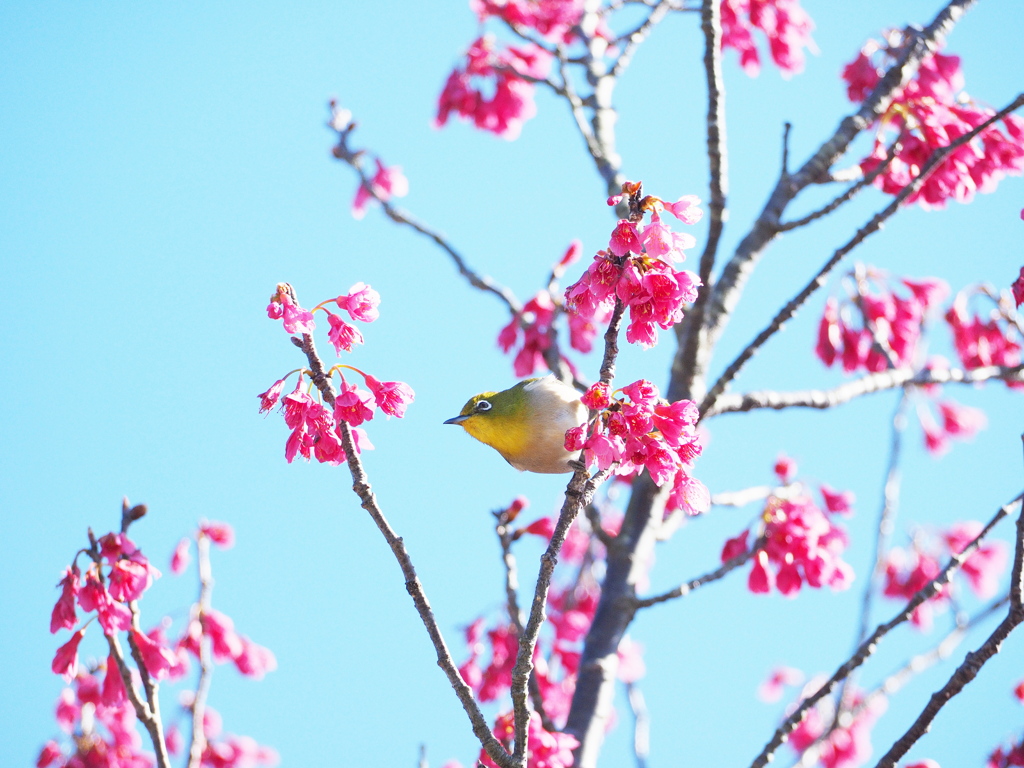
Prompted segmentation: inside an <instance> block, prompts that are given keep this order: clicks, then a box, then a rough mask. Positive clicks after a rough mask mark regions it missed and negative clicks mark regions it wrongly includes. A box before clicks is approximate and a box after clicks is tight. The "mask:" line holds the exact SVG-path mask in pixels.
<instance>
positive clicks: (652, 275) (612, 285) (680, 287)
mask: <svg viewBox="0 0 1024 768" xmlns="http://www.w3.org/2000/svg"><path fill="white" fill-rule="evenodd" d="M622 191H623V194H622V195H615V196H613V197H611V198H609V200H608V204H609V205H617V204H618V203H620V202H623V201H624V200H627V201H628V204H629V208H630V214H629V218H628V219H620V220H619V222H618V224H616V226H615V229H614V230H612V234H611V239H610V240H609V243H608V248H607V250H600V251H598V252H597V254H596V255H595V256H594V260H593V261H592V262H591V263H590V266H589V267H587V271H586V272H585V273H584V274H583V276H582V277H581V278H580V279H579V280H578V281H577V282H576V283H574V284H573V285H571V286H569V287H568V288H567V289H566V291H565V306H566V309H567V311H568V312H569V313H570V314H571V315H575V316H578V317H579V318H581V319H582V321H586V322H590V323H596V322H598V318H599V317H604V316H607V314H609V313H610V312H611V309H612V308H613V307H614V306H615V300H616V299H618V300H619V301H621V302H622V303H623V305H624V306H625V307H627V308H628V310H629V319H630V323H629V326H628V327H627V328H626V341H629V342H630V343H633V344H639V345H640V346H642V347H644V348H650V347H653V346H654V345H655V344H657V343H658V331H657V329H658V328H663V329H668V328H671V327H672V326H673V325H675V324H676V323H678V322H679V321H680V320H682V319H683V305H684V304H687V303H691V302H693V301H694V300H695V299H696V298H697V289H698V288H699V287H700V285H701V282H700V278H698V277H697V275H695V274H694V273H693V272H689V271H686V270H682V271H676V270H675V268H674V267H673V265H674V264H676V263H678V262H681V261H683V260H684V259H685V258H686V253H685V249H687V248H692V247H693V246H694V245H695V243H696V241H695V240H694V238H693V236H692V235H689V234H686V233H682V232H674V231H672V229H671V228H670V227H669V226H668V224H667V223H665V222H664V221H663V220H662V218H661V214H662V213H663V212H666V211H667V212H668V213H670V214H671V215H672V216H674V217H676V218H677V219H679V220H680V221H682V222H683V223H684V224H696V223H697V222H698V221H700V218H701V215H702V211H701V210H700V208H699V207H698V205H699V202H700V201H699V200H698V199H697V198H696V197H695V196H693V195H687V196H685V197H681V198H680V199H679V200H678V201H676V202H675V203H669V202H666V201H664V200H661V199H660V198H657V197H654V196H652V195H648V196H646V197H642V193H641V185H640V183H639V182H627V183H625V184H623V185H622ZM646 214H650V217H651V220H650V223H649V224H648V225H647V226H646V227H644V228H643V229H640V228H639V227H638V224H639V223H640V222H642V221H643V217H644V216H645V215H646Z"/></svg>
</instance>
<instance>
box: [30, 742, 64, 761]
mask: <svg viewBox="0 0 1024 768" xmlns="http://www.w3.org/2000/svg"><path fill="white" fill-rule="evenodd" d="M63 757H64V753H63V752H61V749H60V745H59V744H58V743H57V742H55V741H53V740H50V741H48V742H46V743H45V744H44V745H43V748H42V749H41V750H40V751H39V757H37V758H36V768H48V767H49V766H50V765H52V764H53V763H55V762H57V761H58V760H61V759H62V758H63Z"/></svg>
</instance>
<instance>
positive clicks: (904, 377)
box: [704, 365, 1024, 418]
mask: <svg viewBox="0 0 1024 768" xmlns="http://www.w3.org/2000/svg"><path fill="white" fill-rule="evenodd" d="M984 381H1005V382H1007V383H1014V382H1024V365H1014V366H1010V367H1003V366H998V365H990V366H985V367H984V368H972V369H970V370H966V371H965V370H963V369H962V368H930V369H927V370H923V371H915V370H913V369H911V368H895V369H891V370H888V371H881V372H879V373H869V374H867V375H865V376H861V377H860V378H859V379H853V380H852V381H848V382H846V383H845V384H840V385H839V386H838V387H835V388H834V389H806V390H799V391H796V392H778V391H776V390H762V391H758V392H747V393H746V394H742V395H732V394H724V395H721V396H720V397H719V398H718V400H717V401H716V402H715V405H714V407H713V408H711V409H709V410H708V412H707V413H706V414H704V416H705V418H710V417H711V416H718V415H719V414H722V413H737V412H741V411H753V410H757V409H761V408H771V409H773V410H776V411H779V410H783V409H785V408H818V409H825V408H835V407H836V406H837V405H842V404H843V403H848V402H850V401H851V400H854V399H856V398H858V397H861V396H863V395H868V394H871V393H873V392H883V391H885V390H889V389H896V388H897V387H906V386H917V387H924V386H927V385H929V384H978V383H981V382H984Z"/></svg>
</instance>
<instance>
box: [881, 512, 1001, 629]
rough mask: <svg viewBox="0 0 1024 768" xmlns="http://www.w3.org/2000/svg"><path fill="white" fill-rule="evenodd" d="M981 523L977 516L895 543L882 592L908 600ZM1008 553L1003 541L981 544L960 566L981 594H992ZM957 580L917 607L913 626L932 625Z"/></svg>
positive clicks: (888, 595) (996, 587)
mask: <svg viewBox="0 0 1024 768" xmlns="http://www.w3.org/2000/svg"><path fill="white" fill-rule="evenodd" d="M982 527H983V526H982V524H981V523H979V522H977V521H976V520H967V521H965V522H962V523H956V524H955V525H952V526H950V527H949V528H948V529H946V530H944V531H938V532H937V533H935V534H927V533H926V532H924V531H921V532H919V533H918V535H915V536H914V537H913V540H912V542H911V544H910V546H909V547H907V548H901V547H893V548H892V549H891V550H890V551H889V553H888V555H887V557H886V562H885V581H884V587H883V590H882V593H883V594H884V595H885V596H886V597H890V598H894V599H898V600H909V599H910V598H912V597H913V596H914V595H916V594H917V593H918V592H919V591H921V590H922V589H924V587H926V586H927V585H928V584H929V583H930V582H931V581H933V580H934V579H935V578H936V577H937V576H938V575H939V573H940V572H941V570H942V567H943V565H944V564H945V562H946V561H947V560H948V559H949V558H950V557H952V556H953V555H956V554H959V553H960V552H963V551H964V549H966V547H967V545H968V544H970V543H971V542H972V541H973V540H974V539H975V538H976V537H977V535H978V534H979V533H981V529H982ZM1006 556H1007V555H1006V545H1005V544H1004V543H1003V542H1001V541H993V542H990V543H987V544H982V545H981V546H980V547H979V548H978V549H977V550H976V551H975V552H974V554H972V555H971V556H970V557H968V558H967V560H966V561H965V562H964V564H963V565H962V566H960V569H959V573H960V574H962V575H963V577H964V578H965V579H966V580H967V583H968V585H970V587H971V590H972V591H973V592H974V593H975V594H976V595H977V596H978V597H979V598H982V599H987V598H990V597H992V596H993V595H995V593H996V592H997V591H998V589H999V577H1000V576H1001V575H1002V573H1003V570H1004V569H1005V568H1006ZM955 584H956V582H950V583H949V584H947V585H946V586H945V587H944V588H943V589H942V590H941V591H940V592H939V593H938V594H936V595H935V596H934V597H932V598H931V599H930V600H926V601H925V602H923V603H921V605H919V606H918V607H917V608H916V609H915V610H914V613H913V614H912V615H911V617H910V620H911V622H912V623H913V624H914V626H916V627H918V628H920V629H921V630H923V631H928V630H929V629H931V627H932V621H933V616H934V613H935V611H936V610H945V608H946V605H947V603H948V602H949V600H950V599H951V598H952V597H953V590H954V588H955Z"/></svg>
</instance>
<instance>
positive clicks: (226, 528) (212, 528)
mask: <svg viewBox="0 0 1024 768" xmlns="http://www.w3.org/2000/svg"><path fill="white" fill-rule="evenodd" d="M199 533H200V535H202V536H206V537H207V538H208V539H209V540H210V541H212V542H213V543H214V544H216V545H217V546H218V547H220V548H221V549H231V548H232V547H233V546H235V530H234V528H232V527H231V526H230V525H228V524H227V523H218V522H209V523H208V522H204V523H201V524H200V526H199Z"/></svg>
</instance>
